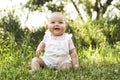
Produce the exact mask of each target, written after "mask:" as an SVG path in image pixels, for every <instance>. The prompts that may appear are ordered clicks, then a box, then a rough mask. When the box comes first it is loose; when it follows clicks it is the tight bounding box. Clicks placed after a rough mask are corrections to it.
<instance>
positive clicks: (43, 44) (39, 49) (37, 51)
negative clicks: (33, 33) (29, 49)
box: [36, 41, 45, 57]
mask: <svg viewBox="0 0 120 80" xmlns="http://www.w3.org/2000/svg"><path fill="white" fill-rule="evenodd" d="M44 48H45V43H44V41H41V42H40V44H39V45H38V47H37V50H36V57H39V56H40V52H41V51H42V50H43V49H44Z"/></svg>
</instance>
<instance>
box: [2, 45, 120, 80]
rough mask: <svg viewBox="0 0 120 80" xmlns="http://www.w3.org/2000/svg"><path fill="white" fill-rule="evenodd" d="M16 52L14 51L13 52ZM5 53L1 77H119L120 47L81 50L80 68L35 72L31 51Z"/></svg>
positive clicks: (24, 79)
mask: <svg viewBox="0 0 120 80" xmlns="http://www.w3.org/2000/svg"><path fill="white" fill-rule="evenodd" d="M27 51H29V50H27ZM11 52H12V51H11ZM15 52H16V53H15V54H11V53H9V55H8V54H7V53H6V54H5V53H4V56H5V57H4V58H5V59H3V58H2V56H1V62H0V80H119V79H120V53H119V51H118V49H116V48H115V49H112V48H110V47H104V48H103V47H102V48H98V49H91V48H89V49H87V50H82V51H78V53H79V61H80V67H79V68H78V69H65V70H58V71H54V70H51V69H47V68H46V69H40V70H38V71H36V72H34V73H33V74H30V73H29V70H30V64H29V63H30V61H31V59H32V57H33V56H34V52H33V51H31V52H29V53H27V54H28V55H27V54H23V53H22V51H15Z"/></svg>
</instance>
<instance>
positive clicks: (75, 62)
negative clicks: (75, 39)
mask: <svg viewBox="0 0 120 80" xmlns="http://www.w3.org/2000/svg"><path fill="white" fill-rule="evenodd" d="M70 56H71V59H72V64H73V67H75V68H78V67H79V60H78V55H77V52H76V50H75V48H73V49H71V50H70Z"/></svg>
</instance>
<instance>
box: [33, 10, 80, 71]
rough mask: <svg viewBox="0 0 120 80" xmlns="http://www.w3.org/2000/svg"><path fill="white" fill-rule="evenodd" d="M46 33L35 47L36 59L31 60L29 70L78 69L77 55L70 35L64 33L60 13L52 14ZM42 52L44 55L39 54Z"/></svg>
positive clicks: (63, 18) (64, 24) (63, 24)
mask: <svg viewBox="0 0 120 80" xmlns="http://www.w3.org/2000/svg"><path fill="white" fill-rule="evenodd" d="M46 28H47V31H46V33H45V35H44V38H43V40H42V41H41V42H40V44H39V45H38V47H37V50H36V57H34V58H33V59H32V63H31V69H32V70H38V69H40V68H43V67H48V68H52V69H66V68H71V67H74V68H78V67H79V61H78V55H77V53H76V50H75V46H74V43H73V41H72V39H71V37H72V35H71V34H67V33H65V31H66V21H65V17H64V15H63V14H62V13H60V12H54V13H52V15H51V16H49V19H48V22H47V23H46ZM43 50H44V55H43V56H40V53H41V52H42V51H43Z"/></svg>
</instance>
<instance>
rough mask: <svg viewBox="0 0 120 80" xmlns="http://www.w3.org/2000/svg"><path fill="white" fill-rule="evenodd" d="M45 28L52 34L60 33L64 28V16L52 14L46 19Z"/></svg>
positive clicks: (58, 34)
mask: <svg viewBox="0 0 120 80" xmlns="http://www.w3.org/2000/svg"><path fill="white" fill-rule="evenodd" d="M47 28H48V29H49V31H50V32H51V33H52V35H54V36H60V35H62V34H63V33H64V32H65V30H66V23H65V18H64V16H63V15H62V14H59V13H56V14H53V15H52V16H51V17H50V18H49V21H48V24H47Z"/></svg>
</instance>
